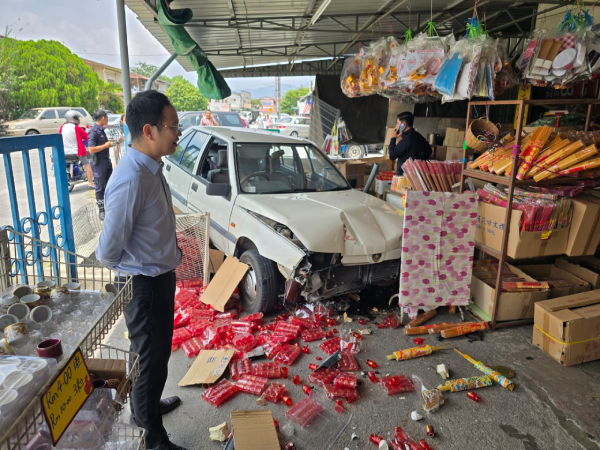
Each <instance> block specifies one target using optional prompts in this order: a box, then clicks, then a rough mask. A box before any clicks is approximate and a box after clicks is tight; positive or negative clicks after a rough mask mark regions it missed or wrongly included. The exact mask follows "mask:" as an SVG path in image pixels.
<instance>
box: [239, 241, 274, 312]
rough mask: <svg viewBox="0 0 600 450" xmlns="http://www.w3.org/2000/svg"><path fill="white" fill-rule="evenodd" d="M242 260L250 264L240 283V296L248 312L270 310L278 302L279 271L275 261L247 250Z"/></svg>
mask: <svg viewBox="0 0 600 450" xmlns="http://www.w3.org/2000/svg"><path fill="white" fill-rule="evenodd" d="M240 261H241V262H243V263H245V264H248V266H249V268H248V272H246V275H245V276H244V279H243V280H242V282H241V283H240V289H239V291H240V297H241V299H242V304H243V305H244V308H245V309H246V312H248V313H249V314H253V313H256V312H259V311H261V312H264V313H266V312H269V311H271V310H272V309H273V308H274V307H275V304H276V303H277V288H278V285H279V273H278V272H277V268H276V267H275V263H274V262H273V261H271V260H269V259H267V258H265V257H263V256H261V255H260V254H259V253H258V250H246V251H245V252H244V253H243V254H242V256H241V257H240Z"/></svg>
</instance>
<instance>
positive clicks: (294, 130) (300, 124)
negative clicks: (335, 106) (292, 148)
mask: <svg viewBox="0 0 600 450" xmlns="http://www.w3.org/2000/svg"><path fill="white" fill-rule="evenodd" d="M276 126H277V128H279V129H280V130H281V131H280V132H279V133H280V134H282V135H285V136H292V137H301V138H305V139H308V131H309V129H310V117H300V116H289V117H284V118H283V119H279V121H278V122H277V124H276Z"/></svg>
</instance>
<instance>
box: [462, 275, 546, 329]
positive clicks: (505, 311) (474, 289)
mask: <svg viewBox="0 0 600 450" xmlns="http://www.w3.org/2000/svg"><path fill="white" fill-rule="evenodd" d="M507 265H508V268H509V269H510V271H511V272H512V273H514V274H516V275H517V276H518V277H519V278H525V279H526V280H527V281H535V280H534V279H533V278H531V277H530V276H529V275H527V274H526V273H525V272H523V271H521V270H519V269H518V268H516V267H514V266H511V265H510V264H507ZM548 293H549V292H548V291H547V290H544V291H535V292H503V293H501V294H500V297H498V308H497V312H496V320H498V321H504V320H517V319H531V318H532V317H533V312H534V305H535V303H536V302H539V301H542V300H546V299H547V298H548ZM495 295H496V289H494V288H493V287H491V286H489V285H487V284H486V283H484V282H483V281H481V280H480V279H479V278H477V277H476V276H475V275H473V276H472V277H471V296H472V297H473V301H474V302H475V304H476V305H477V306H478V307H480V308H481V309H482V310H483V311H484V312H485V313H486V314H487V315H489V316H490V317H491V316H492V311H493V307H494V296H495Z"/></svg>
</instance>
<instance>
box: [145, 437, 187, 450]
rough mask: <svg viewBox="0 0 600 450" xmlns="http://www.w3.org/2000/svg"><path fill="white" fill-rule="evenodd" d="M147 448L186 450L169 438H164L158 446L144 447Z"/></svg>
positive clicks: (154, 449)
mask: <svg viewBox="0 0 600 450" xmlns="http://www.w3.org/2000/svg"><path fill="white" fill-rule="evenodd" d="M146 448H147V450H187V448H185V447H182V446H180V445H177V444H173V443H172V442H171V441H170V440H168V439H167V440H166V441H164V442H163V443H162V444H160V445H159V446H158V447H152V448H150V447H146Z"/></svg>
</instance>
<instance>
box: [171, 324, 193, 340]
mask: <svg viewBox="0 0 600 450" xmlns="http://www.w3.org/2000/svg"><path fill="white" fill-rule="evenodd" d="M189 338H191V336H190V332H189V331H188V330H186V329H185V328H178V329H176V330H173V339H172V341H171V343H172V344H181V343H182V342H183V341H187V340H188V339H189Z"/></svg>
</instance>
